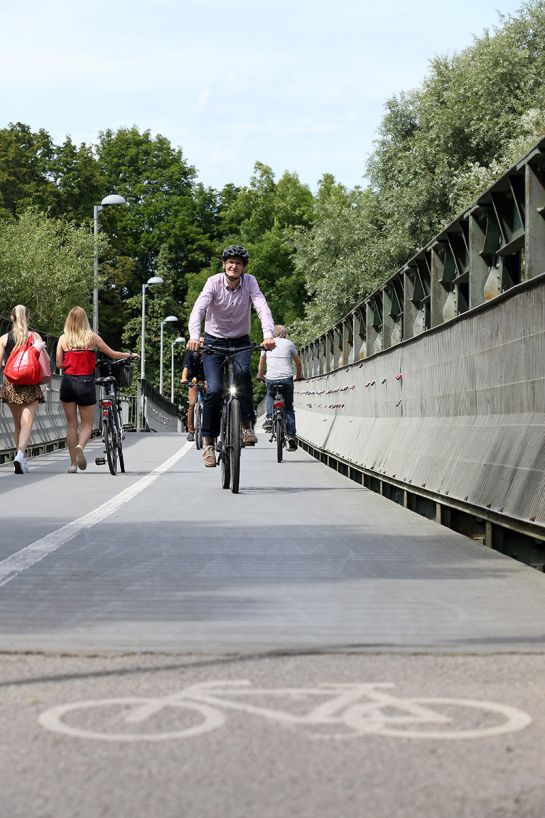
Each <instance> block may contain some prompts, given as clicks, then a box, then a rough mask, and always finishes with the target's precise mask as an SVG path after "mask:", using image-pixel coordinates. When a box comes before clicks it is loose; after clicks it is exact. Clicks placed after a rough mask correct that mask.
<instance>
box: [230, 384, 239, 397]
mask: <svg viewBox="0 0 545 818" xmlns="http://www.w3.org/2000/svg"><path fill="white" fill-rule="evenodd" d="M229 394H230V395H232V396H233V397H234V396H235V395H236V394H237V388H236V386H230V387H229Z"/></svg>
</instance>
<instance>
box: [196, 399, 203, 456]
mask: <svg viewBox="0 0 545 818" xmlns="http://www.w3.org/2000/svg"><path fill="white" fill-rule="evenodd" d="M195 448H196V449H202V403H201V402H200V401H197V403H196V404H195Z"/></svg>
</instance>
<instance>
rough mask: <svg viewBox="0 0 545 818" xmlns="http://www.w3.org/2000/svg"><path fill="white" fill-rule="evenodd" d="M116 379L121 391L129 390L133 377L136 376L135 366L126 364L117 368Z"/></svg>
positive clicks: (115, 370) (115, 371)
mask: <svg viewBox="0 0 545 818" xmlns="http://www.w3.org/2000/svg"><path fill="white" fill-rule="evenodd" d="M113 374H114V375H115V379H116V381H117V385H118V386H119V387H120V388H121V389H127V388H128V387H129V386H130V385H131V384H132V376H133V374H134V364H125V365H123V366H116V367H115V369H114V373H113Z"/></svg>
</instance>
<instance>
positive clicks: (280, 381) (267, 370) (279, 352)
mask: <svg viewBox="0 0 545 818" xmlns="http://www.w3.org/2000/svg"><path fill="white" fill-rule="evenodd" d="M287 334H288V333H287V330H286V327H284V326H283V325H282V324H276V325H275V327H274V331H273V338H274V340H275V342H276V346H275V348H274V349H269V350H267V351H264V352H262V353H261V358H260V359H259V367H258V370H257V377H258V378H260V379H261V380H264V381H265V383H266V384H267V400H266V413H267V417H266V420H265V422H264V424H263V431H265V432H270V431H271V429H272V412H273V398H274V393H275V387H276V386H282V387H283V390H282V391H283V394H284V403H285V408H286V432H287V434H288V448H289V450H290V451H292V452H293V451H295V449H296V448H297V439H296V428H295V412H294V409H293V382H294V380H295V381H300V380H301V378H302V377H303V374H302V373H303V370H302V366H301V358H300V357H299V355H298V354H297V350H296V348H295V345H294V343H293V341H290V340H289V339H288V338H287V337H286V336H287ZM293 364H295V378H294V376H293Z"/></svg>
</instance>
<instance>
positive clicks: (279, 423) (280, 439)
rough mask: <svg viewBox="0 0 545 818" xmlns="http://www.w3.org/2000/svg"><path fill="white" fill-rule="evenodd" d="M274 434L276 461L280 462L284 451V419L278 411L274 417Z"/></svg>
mask: <svg viewBox="0 0 545 818" xmlns="http://www.w3.org/2000/svg"><path fill="white" fill-rule="evenodd" d="M274 434H275V437H276V460H277V462H278V463H281V462H282V455H283V453H284V419H283V418H282V415H281V414H280V412H278V414H277V415H276V417H275V419H274Z"/></svg>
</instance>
